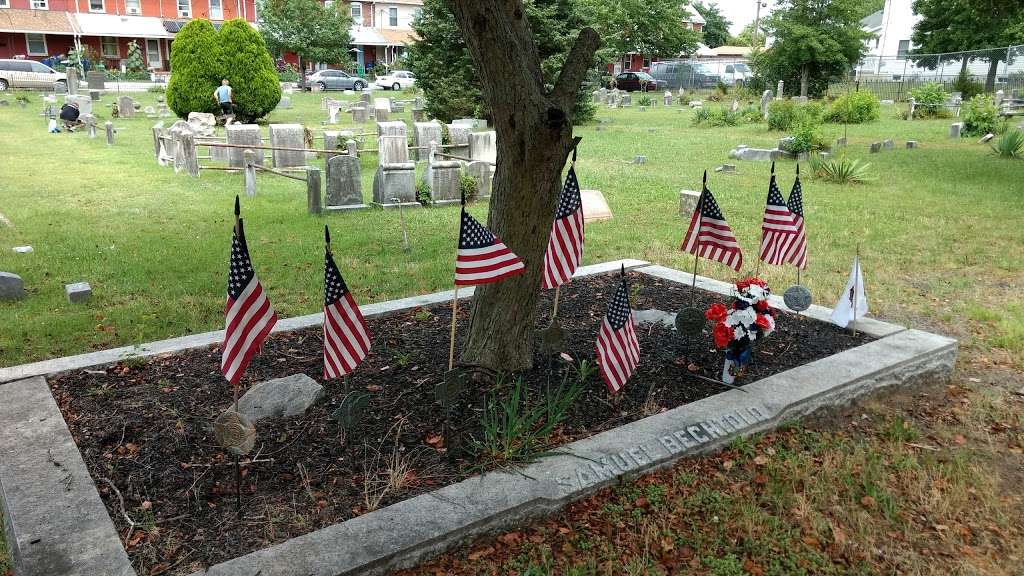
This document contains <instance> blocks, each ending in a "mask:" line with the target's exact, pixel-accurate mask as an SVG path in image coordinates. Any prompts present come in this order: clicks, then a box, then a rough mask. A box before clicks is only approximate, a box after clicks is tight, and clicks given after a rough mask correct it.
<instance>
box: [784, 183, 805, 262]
mask: <svg viewBox="0 0 1024 576" xmlns="http://www.w3.org/2000/svg"><path fill="white" fill-rule="evenodd" d="M787 205H788V207H789V211H790V212H792V213H793V225H794V226H796V234H795V235H793V239H792V240H791V241H790V243H789V247H788V248H787V250H786V253H787V257H786V261H787V262H789V263H790V264H792V265H794V266H796V267H797V268H800V269H801V270H802V269H804V268H807V230H806V229H804V191H803V188H802V187H801V186H800V166H799V165H797V167H796V182H794V183H793V190H791V191H790V193H789V202H787Z"/></svg>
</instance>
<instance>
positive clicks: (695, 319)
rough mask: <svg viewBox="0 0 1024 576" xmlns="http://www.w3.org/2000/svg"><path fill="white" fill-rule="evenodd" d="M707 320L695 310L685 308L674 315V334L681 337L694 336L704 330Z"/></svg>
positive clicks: (688, 307)
mask: <svg viewBox="0 0 1024 576" xmlns="http://www.w3.org/2000/svg"><path fill="white" fill-rule="evenodd" d="M706 322H707V319H706V318H704V313H703V312H701V311H700V310H699V309H697V308H693V307H690V306H687V307H686V308H683V309H682V310H680V311H679V313H678V314H676V332H679V334H681V335H683V336H696V335H697V334H700V331H701V330H703V329H704V324H705V323H706Z"/></svg>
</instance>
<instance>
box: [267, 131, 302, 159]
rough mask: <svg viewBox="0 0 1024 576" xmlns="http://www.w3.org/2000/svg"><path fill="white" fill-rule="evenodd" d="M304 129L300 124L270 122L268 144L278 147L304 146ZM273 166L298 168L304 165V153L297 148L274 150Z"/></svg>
mask: <svg viewBox="0 0 1024 576" xmlns="http://www.w3.org/2000/svg"><path fill="white" fill-rule="evenodd" d="M305 136H306V131H305V129H303V127H302V124H271V125H270V145H271V146H272V147H275V148H277V147H280V148H305V147H306V138H305ZM271 155H272V158H273V167H274V168H298V167H302V166H305V165H306V153H305V152H303V151H299V150H274V151H273V152H272V153H271Z"/></svg>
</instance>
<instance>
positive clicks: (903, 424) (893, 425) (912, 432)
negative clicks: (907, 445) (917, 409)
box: [882, 416, 921, 442]
mask: <svg viewBox="0 0 1024 576" xmlns="http://www.w3.org/2000/svg"><path fill="white" fill-rule="evenodd" d="M920 435H921V433H920V432H918V431H917V428H915V427H914V424H913V423H911V422H908V421H906V420H904V419H903V417H902V416H897V417H896V418H895V419H894V420H893V421H892V422H889V424H888V425H886V426H885V428H883V429H882V436H883V437H885V438H886V439H887V440H891V441H893V442H913V441H914V440H917V439H918V437H920Z"/></svg>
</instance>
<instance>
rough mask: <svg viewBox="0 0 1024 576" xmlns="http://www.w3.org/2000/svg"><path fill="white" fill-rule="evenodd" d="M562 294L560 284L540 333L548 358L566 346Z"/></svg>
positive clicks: (576, 140)
mask: <svg viewBox="0 0 1024 576" xmlns="http://www.w3.org/2000/svg"><path fill="white" fill-rule="evenodd" d="M580 140H583V138H582V137H579V136H578V137H576V138H574V139H573V142H572V162H571V163H570V164H569V168H570V169H574V168H576V155H577V148H578V146H579V143H580ZM556 203H557V200H556ZM555 212H556V217H557V212H558V207H557V204H556V207H555ZM561 294H562V285H561V284H559V285H558V286H555V301H554V305H553V307H552V309H551V323H550V324H548V327H547V328H544V329H543V330H541V331H540V342H541V348H542V349H543V350H544V352H545V354H547V355H548V356H551V355H553V354H557V353H558V352H562V351H563V350H562V348H563V347H564V344H565V330H562V326H561V324H559V323H558V302H559V298H560V297H561ZM550 372H551V363H550V362H548V373H549V374H548V379H550V378H551V374H550Z"/></svg>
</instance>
